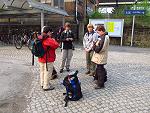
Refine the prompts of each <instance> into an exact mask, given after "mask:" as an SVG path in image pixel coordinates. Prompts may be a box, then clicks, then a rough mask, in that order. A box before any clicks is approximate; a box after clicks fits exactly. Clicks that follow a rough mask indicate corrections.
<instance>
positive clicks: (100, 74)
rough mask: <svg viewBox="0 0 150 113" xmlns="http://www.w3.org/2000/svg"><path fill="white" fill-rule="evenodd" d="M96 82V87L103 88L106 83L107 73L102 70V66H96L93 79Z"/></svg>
mask: <svg viewBox="0 0 150 113" xmlns="http://www.w3.org/2000/svg"><path fill="white" fill-rule="evenodd" d="M94 79H95V80H97V85H98V86H100V87H103V86H104V83H105V82H106V81H107V71H106V69H105V68H104V65H103V64H98V65H97V68H96V74H95V77H94Z"/></svg>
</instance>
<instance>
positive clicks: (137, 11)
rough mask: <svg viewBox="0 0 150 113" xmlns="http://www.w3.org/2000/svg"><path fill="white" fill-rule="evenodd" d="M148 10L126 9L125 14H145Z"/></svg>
mask: <svg viewBox="0 0 150 113" xmlns="http://www.w3.org/2000/svg"><path fill="white" fill-rule="evenodd" d="M145 13H146V10H125V11H124V14H125V15H145Z"/></svg>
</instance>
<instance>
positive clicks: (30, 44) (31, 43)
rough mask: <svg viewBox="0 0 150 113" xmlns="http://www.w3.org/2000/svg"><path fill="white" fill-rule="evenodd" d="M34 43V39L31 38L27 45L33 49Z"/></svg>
mask: <svg viewBox="0 0 150 113" xmlns="http://www.w3.org/2000/svg"><path fill="white" fill-rule="evenodd" d="M32 45H33V40H31V39H29V40H28V41H27V46H28V48H29V50H32Z"/></svg>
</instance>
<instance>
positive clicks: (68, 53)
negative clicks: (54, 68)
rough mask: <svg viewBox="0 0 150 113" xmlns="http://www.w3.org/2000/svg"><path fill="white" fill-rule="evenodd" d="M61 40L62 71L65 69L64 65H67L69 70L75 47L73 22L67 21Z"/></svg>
mask: <svg viewBox="0 0 150 113" xmlns="http://www.w3.org/2000/svg"><path fill="white" fill-rule="evenodd" d="M60 41H61V42H62V63H61V69H60V73H62V72H63V71H64V67H66V70H67V71H68V72H69V71H70V62H71V59H72V56H73V49H74V46H73V41H74V34H73V32H72V31H71V24H70V23H68V22H67V23H65V30H64V31H63V32H62V34H61V37H60ZM65 64H66V66H65Z"/></svg>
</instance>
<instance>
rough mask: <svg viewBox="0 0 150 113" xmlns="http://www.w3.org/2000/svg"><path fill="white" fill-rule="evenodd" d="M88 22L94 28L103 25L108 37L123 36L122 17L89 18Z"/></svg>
mask: <svg viewBox="0 0 150 113" xmlns="http://www.w3.org/2000/svg"><path fill="white" fill-rule="evenodd" d="M89 23H91V24H93V26H94V28H95V29H96V27H97V26H98V25H104V26H105V28H106V31H107V32H108V35H109V36H110V37H123V27H124V20H123V19H89Z"/></svg>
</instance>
